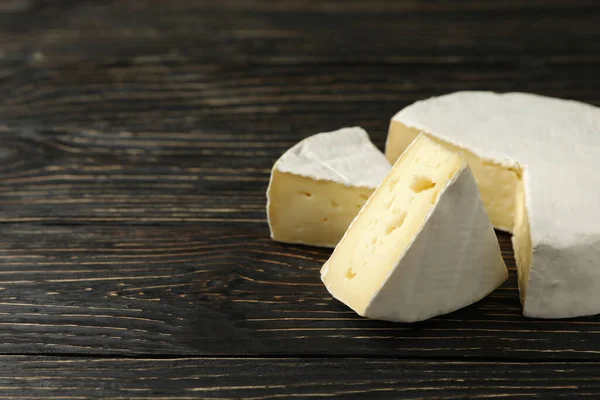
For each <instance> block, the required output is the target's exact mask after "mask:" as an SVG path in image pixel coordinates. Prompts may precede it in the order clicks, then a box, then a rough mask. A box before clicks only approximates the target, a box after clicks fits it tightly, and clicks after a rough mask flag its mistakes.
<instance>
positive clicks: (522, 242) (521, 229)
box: [512, 180, 533, 303]
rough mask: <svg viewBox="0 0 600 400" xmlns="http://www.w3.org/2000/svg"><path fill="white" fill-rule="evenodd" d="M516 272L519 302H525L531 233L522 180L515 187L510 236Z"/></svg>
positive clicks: (530, 251)
mask: <svg viewBox="0 0 600 400" xmlns="http://www.w3.org/2000/svg"><path fill="white" fill-rule="evenodd" d="M512 243H513V249H514V251H515V261H516V262H517V267H518V268H517V272H518V274H519V293H520V295H521V303H524V302H525V295H526V293H527V284H528V283H529V270H530V269H531V262H532V257H533V254H532V251H533V249H532V247H531V235H530V233H529V219H528V217H527V208H526V207H525V188H524V184H523V181H522V180H521V182H519V186H518V187H517V206H516V209H515V226H514V230H513V237H512Z"/></svg>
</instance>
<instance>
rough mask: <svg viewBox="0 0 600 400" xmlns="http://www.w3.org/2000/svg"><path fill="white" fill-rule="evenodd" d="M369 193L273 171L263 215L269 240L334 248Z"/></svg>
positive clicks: (330, 182) (333, 183) (361, 189)
mask: <svg viewBox="0 0 600 400" xmlns="http://www.w3.org/2000/svg"><path fill="white" fill-rule="evenodd" d="M371 193H373V189H370V188H364V187H356V186H345V185H343V184H341V183H336V182H332V181H325V180H317V179H312V178H308V177H305V176H300V175H295V174H291V173H288V172H281V171H278V170H277V169H275V170H274V171H273V176H272V181H271V185H270V186H269V193H268V196H269V205H268V208H267V213H268V217H269V222H270V226H271V235H272V237H273V239H275V240H277V241H280V242H286V243H302V244H309V245H314V246H326V247H334V246H335V245H336V244H337V243H338V242H339V241H340V239H341V238H342V236H343V235H344V232H346V229H348V226H349V225H350V223H351V222H352V220H353V219H354V217H355V216H356V214H358V211H359V210H360V209H361V208H362V206H363V205H364V204H365V202H366V201H367V199H368V198H369V196H370V195H371Z"/></svg>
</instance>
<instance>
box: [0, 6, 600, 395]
mask: <svg viewBox="0 0 600 400" xmlns="http://www.w3.org/2000/svg"><path fill="white" fill-rule="evenodd" d="M7 4H8V3H7ZM11 4H12V5H10V6H8V5H6V4H5V5H4V6H3V7H0V49H2V52H1V53H0V92H1V93H2V96H1V97H0V121H1V124H2V126H1V127H0V138H1V140H0V262H1V263H0V302H1V305H2V307H0V337H1V338H2V340H0V352H2V353H12V354H16V353H46V354H49V353H73V354H84V353H85V354H105V355H140V354H154V355H159V354H160V355H179V354H181V355H294V354H298V355H310V356H318V355H329V356H334V355H336V356H338V355H345V356H354V355H361V356H388V355H391V356H398V357H418V358H430V359H436V358H440V357H444V358H461V359H462V358H478V357H490V358H506V359H512V360H517V359H537V358H555V359H573V360H596V359H597V356H598V353H599V352H600V343H599V342H598V340H597V335H598V333H599V332H600V331H599V330H598V324H599V323H600V319H599V317H591V318H580V319H575V320H563V321H544V320H527V319H525V318H523V317H522V316H521V315H520V307H519V303H518V295H517V290H516V279H515V277H514V275H515V271H514V261H513V260H512V256H511V251H510V245H509V238H508V236H507V235H501V236H500V240H501V243H502V246H503V250H504V252H505V256H506V258H507V261H508V263H509V265H510V266H511V273H512V277H511V280H510V281H509V282H508V283H507V284H506V285H504V286H503V287H502V288H500V289H499V290H498V291H496V292H495V293H494V294H492V295H491V296H490V297H488V298H487V299H485V300H483V301H482V302H480V303H478V304H476V305H473V306H471V307H469V308H467V309H464V310H461V311H458V312H456V313H453V314H451V315H449V316H444V317H439V318H436V319H433V320H431V321H427V322H424V323H421V324H416V325H402V324H388V323H382V322H376V321H368V320H364V319H360V318H358V317H356V316H355V315H353V314H352V312H350V311H349V310H348V309H346V308H345V307H343V306H342V305H341V304H339V303H338V302H335V301H333V300H332V299H331V297H330V296H329V295H328V294H327V292H326V291H325V289H324V288H323V286H322V285H321V284H320V283H319V279H318V269H319V267H320V265H321V264H322V262H323V261H324V260H325V259H326V258H327V256H328V254H329V251H328V250H322V249H312V248H307V247H300V246H286V245H281V244H278V243H274V242H272V241H271V240H270V239H269V238H268V232H267V227H266V224H265V220H264V201H265V199H264V191H265V189H266V184H267V179H268V174H269V169H270V167H271V165H272V163H273V162H274V161H275V160H276V158H277V157H278V156H279V155H280V154H281V153H282V152H283V151H284V150H285V149H286V148H288V147H289V146H291V145H292V144H294V143H295V142H297V141H298V140H300V139H301V138H303V137H305V136H306V135H309V134H312V133H315V132H318V131H323V130H328V129H335V128H338V127H340V126H344V125H362V126H364V127H365V128H367V129H368V130H369V131H370V132H371V133H372V135H373V138H374V140H375V141H376V143H377V144H378V145H380V146H381V145H382V143H383V140H384V138H385V132H386V128H387V124H388V121H389V118H390V117H391V116H392V115H393V113H394V112H396V111H397V110H398V109H400V108H401V107H403V106H405V105H407V104H409V103H411V102H413V101H415V100H418V99H421V98H424V97H428V96H431V95H436V94H441V93H446V92H451V91H455V90H464V89H491V90H498V91H509V90H521V91H532V92H537V93H541V94H548V95H553V96H559V97H565V98H573V99H578V100H583V101H588V102H590V103H593V104H596V105H600V97H598V93H600V81H599V80H598V79H597V71H598V65H599V63H600V47H599V46H600V40H598V39H600V25H599V24H597V23H596V21H597V20H598V16H599V15H600V14H599V8H598V4H597V1H581V2H577V3H575V2H567V1H558V0H550V1H547V0H546V1H542V0H535V1H531V2H527V3H525V2H521V1H516V0H514V1H513V0H511V1H504V2H493V1H480V2H477V3H469V4H465V3H459V2H455V1H449V0H448V1H439V2H435V3H431V2H413V1H406V2H385V1H376V2H364V1H358V0H355V1H349V2H344V3H343V4H341V3H340V2H333V1H324V2H310V1H309V2H307V1H299V0H286V1H284V2H280V3H278V4H277V5H275V6H273V5H272V4H271V2H266V1H261V0H257V1H253V2H243V1H232V2H227V3H226V4H225V3H224V2H221V1H201V2H192V1H183V0H174V1H169V2H153V1H141V0H135V1H128V2H125V1H121V2H108V1H106V2H96V1H56V2H54V1H53V2H43V1H37V2H36V1H13V2H11ZM232 368H233V367H232ZM490 373H491V372H490ZM0 387H1V386H0Z"/></svg>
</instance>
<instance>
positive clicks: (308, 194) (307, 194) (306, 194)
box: [299, 191, 312, 197]
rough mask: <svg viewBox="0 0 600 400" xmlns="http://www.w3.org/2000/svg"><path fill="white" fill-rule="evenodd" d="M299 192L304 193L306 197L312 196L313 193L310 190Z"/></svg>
mask: <svg viewBox="0 0 600 400" xmlns="http://www.w3.org/2000/svg"><path fill="white" fill-rule="evenodd" d="M299 193H300V194H301V195H304V196H306V197H312V193H310V192H304V191H300V192H299Z"/></svg>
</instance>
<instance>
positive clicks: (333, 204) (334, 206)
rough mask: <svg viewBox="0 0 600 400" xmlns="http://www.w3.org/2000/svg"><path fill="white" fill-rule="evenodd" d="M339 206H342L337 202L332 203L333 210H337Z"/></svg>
mask: <svg viewBox="0 0 600 400" xmlns="http://www.w3.org/2000/svg"><path fill="white" fill-rule="evenodd" d="M339 206H340V205H339V204H338V203H336V202H335V201H332V202H331V207H333V208H337V207H339Z"/></svg>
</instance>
